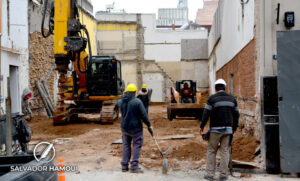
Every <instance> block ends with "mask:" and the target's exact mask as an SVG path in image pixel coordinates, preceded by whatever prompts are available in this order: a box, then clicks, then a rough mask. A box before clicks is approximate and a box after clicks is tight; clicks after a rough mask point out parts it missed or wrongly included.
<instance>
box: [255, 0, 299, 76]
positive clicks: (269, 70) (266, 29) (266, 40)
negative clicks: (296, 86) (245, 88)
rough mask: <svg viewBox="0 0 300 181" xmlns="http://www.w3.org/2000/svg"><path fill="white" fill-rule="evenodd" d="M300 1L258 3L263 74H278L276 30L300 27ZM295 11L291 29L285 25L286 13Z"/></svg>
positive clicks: (282, 0)
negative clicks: (278, 9) (274, 57)
mask: <svg viewBox="0 0 300 181" xmlns="http://www.w3.org/2000/svg"><path fill="white" fill-rule="evenodd" d="M278 3H280V13H279V21H278V22H279V24H277V22H276V17H277V4H278ZM299 7H300V1H297V0H265V1H263V2H259V3H258V8H259V9H258V10H257V24H258V26H259V28H257V29H258V34H257V35H258V36H259V42H258V43H260V44H259V47H260V51H261V56H260V57H259V59H260V64H259V66H260V68H261V75H264V76H268V75H277V61H276V60H274V59H273V55H276V54H277V43H276V42H277V40H276V31H287V30H299V29H300V13H299ZM287 11H294V12H295V27H292V28H290V29H288V28H286V27H285V26H284V13H285V12H287Z"/></svg>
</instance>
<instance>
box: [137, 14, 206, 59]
mask: <svg viewBox="0 0 300 181" xmlns="http://www.w3.org/2000/svg"><path fill="white" fill-rule="evenodd" d="M142 25H143V26H144V27H145V33H144V50H145V54H144V59H145V60H155V61H157V62H170V61H180V60H181V40H182V39H206V38H207V30H178V31H177V30H176V31H174V30H156V29H155V27H156V26H155V15H153V14H145V15H142Z"/></svg>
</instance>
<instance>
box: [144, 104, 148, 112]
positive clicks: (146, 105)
mask: <svg viewBox="0 0 300 181" xmlns="http://www.w3.org/2000/svg"><path fill="white" fill-rule="evenodd" d="M144 106H145V109H146V112H147V114H148V109H149V105H148V104H144Z"/></svg>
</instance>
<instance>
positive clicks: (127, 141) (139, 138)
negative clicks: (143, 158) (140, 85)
mask: <svg viewBox="0 0 300 181" xmlns="http://www.w3.org/2000/svg"><path fill="white" fill-rule="evenodd" d="M136 91H137V88H136V85H134V84H129V85H128V86H127V88H126V94H125V95H124V96H122V98H121V99H120V100H119V101H118V104H117V106H118V107H119V108H120V109H121V113H122V121H121V130H122V141H123V159H122V161H121V166H122V171H123V172H126V171H128V170H129V168H128V163H129V161H130V158H131V142H133V159H132V162H131V164H130V171H131V172H133V173H143V170H142V169H141V168H139V158H140V152H141V148H142V145H143V141H144V137H143V124H142V123H143V122H144V123H145V124H146V125H147V126H148V130H149V131H150V132H152V133H153V131H152V127H151V124H150V121H149V118H148V115H147V112H146V110H145V108H144V105H143V103H142V102H141V100H139V99H137V98H136V97H135V94H136Z"/></svg>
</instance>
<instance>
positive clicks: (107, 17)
mask: <svg viewBox="0 0 300 181" xmlns="http://www.w3.org/2000/svg"><path fill="white" fill-rule="evenodd" d="M96 19H97V21H98V22H105V21H106V22H136V21H137V18H136V14H124V13H101V12H100V13H96Z"/></svg>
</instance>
